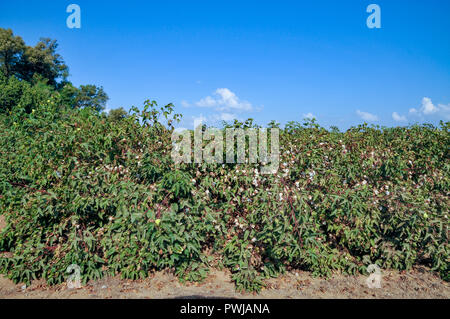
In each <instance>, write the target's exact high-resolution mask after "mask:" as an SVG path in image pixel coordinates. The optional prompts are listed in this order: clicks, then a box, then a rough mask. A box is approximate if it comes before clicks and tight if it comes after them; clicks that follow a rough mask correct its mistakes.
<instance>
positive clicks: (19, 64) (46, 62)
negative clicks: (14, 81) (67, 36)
mask: <svg viewBox="0 0 450 319" xmlns="http://www.w3.org/2000/svg"><path fill="white" fill-rule="evenodd" d="M57 48H58V43H57V42H56V40H51V39H48V38H41V39H40V41H39V42H38V43H37V44H36V46H34V47H31V46H27V45H26V44H25V42H24V41H23V39H22V38H21V37H19V36H14V34H13V32H12V30H11V29H2V28H0V70H1V71H2V72H3V74H4V75H5V76H6V77H7V78H9V77H11V76H16V77H17V78H18V79H20V80H25V81H27V82H31V81H32V80H33V78H34V76H35V75H39V76H41V77H43V78H45V79H47V80H48V82H47V83H48V84H49V85H51V86H53V87H55V88H56V87H57V86H58V80H62V81H64V80H65V79H66V78H67V76H68V75H69V72H68V67H67V65H66V64H64V60H63V58H62V57H61V55H59V54H58V53H56V50H57Z"/></svg>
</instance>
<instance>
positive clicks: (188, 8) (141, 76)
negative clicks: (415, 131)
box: [0, 0, 450, 129]
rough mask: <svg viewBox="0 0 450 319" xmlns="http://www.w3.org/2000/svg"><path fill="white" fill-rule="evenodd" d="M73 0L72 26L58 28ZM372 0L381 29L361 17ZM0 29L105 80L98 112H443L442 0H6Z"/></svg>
mask: <svg viewBox="0 0 450 319" xmlns="http://www.w3.org/2000/svg"><path fill="white" fill-rule="evenodd" d="M71 3H75V4H78V5H79V6H80V7H81V23H82V27H81V29H69V28H68V27H67V26H66V19H67V17H68V16H69V14H68V13H66V7H67V6H68V5H69V4H71ZM371 3H376V4H378V5H379V6H380V8H381V26H382V28H381V29H369V28H368V27H367V25H366V19H367V17H368V16H369V13H367V12H366V8H367V6H368V5H369V4H371ZM0 27H3V28H11V29H13V31H14V33H15V34H17V35H20V36H22V37H23V38H24V40H25V41H26V42H27V44H34V43H36V42H37V41H38V39H39V37H41V36H45V37H50V38H54V39H57V40H58V42H59V45H60V48H59V53H60V54H61V55H62V56H63V57H64V59H65V61H66V63H67V64H68V65H69V67H70V74H71V76H70V78H69V79H70V80H71V81H72V82H73V83H74V84H76V85H80V84H97V85H101V86H103V87H104V88H105V91H106V92H107V93H108V95H109V96H110V101H109V102H108V108H110V109H111V108H117V107H121V106H122V107H124V108H125V109H129V108H130V107H131V106H132V105H134V106H138V107H139V106H141V105H142V103H143V101H144V100H146V99H148V98H149V99H155V100H157V101H158V103H160V104H166V103H169V102H173V103H174V104H175V106H176V110H177V111H178V112H181V113H183V114H184V120H183V122H182V123H180V125H181V126H184V127H192V124H193V120H194V119H195V118H200V117H202V118H203V119H204V120H205V121H206V122H207V123H208V124H210V125H214V123H217V121H218V120H219V119H221V118H222V119H232V118H234V117H237V118H239V119H246V118H248V117H252V118H254V119H255V120H256V121H257V122H258V123H259V124H266V123H268V122H269V121H270V120H276V121H278V122H280V123H282V124H285V123H286V122H288V121H291V120H298V121H301V120H302V119H303V118H304V117H305V116H310V115H314V116H315V117H316V118H317V120H318V122H319V124H321V125H323V126H326V127H329V126H330V125H337V126H338V127H340V128H342V129H346V128H348V127H349V126H352V125H357V124H360V123H362V122H363V121H364V120H366V121H368V122H369V123H374V124H380V125H386V126H395V125H406V124H408V123H415V122H420V123H422V122H427V123H438V121H439V120H440V119H442V120H447V121H448V120H450V1H448V0H430V1H412V0H409V1H406V0H386V1H381V0H372V1H359V0H342V1H261V0H259V1H244V0H241V1H231V0H229V1H214V0H209V1H151V0H150V1H134V0H128V1H93V0H71V1H63V0H54V1H49V0H47V1H34V0H26V1H25V0H15V1H1V2H0Z"/></svg>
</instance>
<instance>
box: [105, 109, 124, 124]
mask: <svg viewBox="0 0 450 319" xmlns="http://www.w3.org/2000/svg"><path fill="white" fill-rule="evenodd" d="M127 116H128V113H127V111H125V110H124V109H123V107H120V108H118V109H114V110H111V111H109V114H108V118H109V119H110V120H111V121H113V122H118V121H120V120H123V119H124V118H126V117H127Z"/></svg>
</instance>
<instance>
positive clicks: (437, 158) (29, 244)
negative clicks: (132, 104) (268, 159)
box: [0, 79, 450, 291]
mask: <svg viewBox="0 0 450 319" xmlns="http://www.w3.org/2000/svg"><path fill="white" fill-rule="evenodd" d="M9 81H13V82H14V81H15V80H11V79H10V80H9ZM14 85H17V83H16V84H14ZM11 94H14V93H11ZM2 98H3V97H2ZM33 103H34V102H33ZM39 103H40V104H39V107H35V108H33V109H32V110H31V112H27V111H26V109H25V107H24V106H21V105H20V104H19V105H18V106H17V105H16V106H14V107H13V109H12V111H11V114H10V115H9V114H0V152H1V157H0V213H1V214H3V215H4V217H5V218H6V221H7V227H6V228H5V229H4V230H3V231H2V232H1V233H0V251H3V252H9V253H10V255H8V254H0V272H1V273H3V274H6V275H7V276H8V277H9V278H11V279H13V280H15V281H16V282H30V281H31V280H33V279H37V278H44V279H45V280H46V281H47V282H48V283H50V284H57V283H61V282H63V281H64V280H66V279H67V276H68V274H67V273H66V269H67V267H68V266H69V265H71V264H78V265H79V266H80V267H81V274H82V278H83V280H84V281H85V282H86V281H88V280H94V279H98V278H102V277H103V276H106V275H118V274H120V275H121V276H122V277H124V278H130V279H138V278H144V277H146V276H148V275H149V274H150V273H151V272H153V271H156V270H162V269H171V270H172V271H174V272H175V273H176V274H177V275H178V276H179V277H180V279H181V280H191V281H198V280H202V279H203V278H205V276H206V275H207V269H208V268H209V267H211V266H218V267H219V266H221V267H227V268H228V269H230V271H231V272H232V275H233V279H234V280H235V282H236V287H237V289H245V290H256V291H258V290H259V289H261V287H263V286H264V278H267V277H269V276H277V275H278V274H280V273H282V272H284V271H286V270H289V269H304V270H309V271H311V272H312V273H313V274H314V275H319V276H329V275H330V274H332V273H333V272H335V271H338V272H343V273H348V274H354V273H358V272H360V273H365V269H366V267H367V266H368V265H369V264H370V263H377V264H378V265H379V266H380V267H381V268H382V269H399V270H403V269H410V268H411V267H412V266H414V265H417V264H424V265H428V266H429V267H431V268H432V269H433V270H434V271H436V272H437V273H439V274H440V275H441V276H442V278H444V279H445V280H449V277H448V274H449V269H448V267H449V266H448V258H449V246H448V235H449V234H448V225H449V222H448V213H449V204H450V203H449V197H448V195H449V194H448V190H449V189H450V187H449V186H450V185H449V183H450V179H449V176H450V174H449V173H450V172H449V169H450V163H449V153H448V152H449V150H448V145H450V136H449V132H448V129H449V126H450V123H448V122H447V123H441V126H440V127H434V126H431V125H422V126H419V125H414V126H410V127H403V128H401V127H397V128H378V127H368V126H367V125H360V126H358V127H353V128H351V129H350V130H348V131H346V132H339V131H338V130H336V129H334V130H332V131H331V132H330V131H327V130H326V129H324V128H321V127H320V126H319V125H318V124H317V123H315V122H314V121H306V122H305V123H304V124H300V123H297V122H292V123H290V124H289V125H287V126H286V127H285V128H284V129H282V130H281V134H280V148H281V149H280V152H281V160H280V169H279V171H278V173H276V174H273V175H261V174H260V173H259V172H260V164H223V165H222V164H206V163H204V164H179V165H175V164H174V163H173V161H172V160H171V157H170V154H171V147H172V143H171V132H172V131H173V123H174V122H176V121H177V120H178V119H179V118H180V115H178V114H173V105H171V104H169V105H167V106H165V107H158V105H157V103H156V102H154V101H152V102H150V101H146V103H145V106H144V108H143V110H142V111H139V110H138V109H137V108H133V109H132V112H131V114H129V116H126V117H124V118H122V119H121V120H120V121H117V120H116V119H115V118H114V117H111V116H107V115H106V114H104V113H99V112H98V111H96V110H94V109H93V108H83V109H79V108H72V107H71V106H67V105H65V104H64V103H65V97H64V96H63V94H59V93H54V94H52V95H51V96H50V97H49V98H48V99H46V100H45V101H42V100H40V102H39ZM162 121H164V122H165V123H166V124H162ZM230 126H231V127H233V126H236V127H253V126H254V124H253V121H251V120H250V119H249V120H248V121H246V122H245V123H241V122H236V123H234V124H232V125H230ZM271 126H278V124H277V123H275V122H273V123H272V124H271Z"/></svg>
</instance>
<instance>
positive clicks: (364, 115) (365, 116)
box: [356, 110, 378, 122]
mask: <svg viewBox="0 0 450 319" xmlns="http://www.w3.org/2000/svg"><path fill="white" fill-rule="evenodd" d="M356 114H358V116H359V117H360V118H362V119H363V120H364V121H367V122H376V121H378V116H376V115H375V114H371V113H368V112H363V111H360V110H357V111H356Z"/></svg>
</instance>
